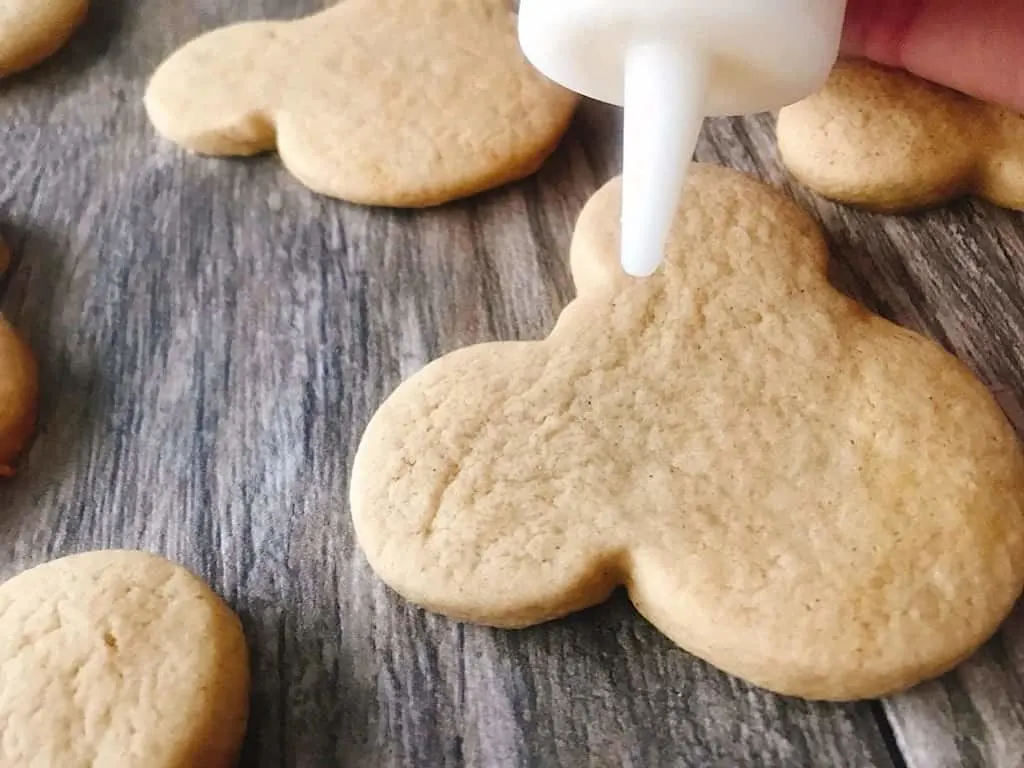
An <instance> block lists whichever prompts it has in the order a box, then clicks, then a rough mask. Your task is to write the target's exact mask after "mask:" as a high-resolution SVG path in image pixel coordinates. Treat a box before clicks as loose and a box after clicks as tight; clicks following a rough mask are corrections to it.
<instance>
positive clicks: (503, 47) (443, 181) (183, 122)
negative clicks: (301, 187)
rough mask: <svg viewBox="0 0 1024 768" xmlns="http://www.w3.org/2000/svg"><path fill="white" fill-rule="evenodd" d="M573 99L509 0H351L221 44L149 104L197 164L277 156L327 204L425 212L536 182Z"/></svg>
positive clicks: (212, 42)
mask: <svg viewBox="0 0 1024 768" xmlns="http://www.w3.org/2000/svg"><path fill="white" fill-rule="evenodd" d="M577 101H578V99H577V97H576V96H575V95H574V94H572V93H570V92H569V91H567V90H565V89H563V88H562V87H560V86H558V85H556V84H554V83H553V82H551V81H550V80H548V79H546V78H545V77H544V76H542V75H541V74H540V73H539V72H537V71H536V70H535V69H534V68H533V67H532V66H531V65H530V63H529V62H528V61H527V60H526V58H525V56H524V55H523V54H522V52H521V50H520V48H519V43H518V37H517V34H516V20H515V15H514V14H513V13H512V11H511V8H510V6H509V3H508V2H507V0H346V2H342V3H339V4H338V5H336V6H334V7H333V8H330V9H328V10H326V11H322V12H321V13H318V14H315V15H313V16H310V17H307V18H305V19H301V20H298V21H290V22H281V21H266V22H247V23H242V24H235V25H233V26H229V27H225V28H223V29H218V30H215V31H213V32H210V33H208V34H206V35H203V36H202V37H199V38H197V39H196V40H194V41H192V42H190V43H188V44H187V45H185V46H184V47H183V48H181V49H180V50H179V51H177V52H176V53H174V54H173V55H172V56H171V57H170V58H168V59H167V60H166V61H165V62H164V63H163V64H162V65H161V66H160V67H159V68H158V69H157V71H156V73H155V74H154V75H153V78H152V80H151V81H150V83H149V87H148V89H147V91H146V95H145V105H146V109H147V112H148V113H149V117H150V120H151V121H152V123H153V125H154V126H155V128H156V130H157V132H159V133H160V134H162V135H163V136H165V137H166V138H168V139H170V140H171V141H174V142H176V143H177V144H180V145H181V146H183V147H186V148H187V149H190V150H192V151H195V152H198V153H202V154H210V155H252V154H255V153H258V152H263V151H265V150H271V149H274V148H275V147H276V148H277V150H278V152H279V154H280V156H281V160H282V162H283V163H284V164H285V166H286V167H287V168H288V170H289V171H291V173H292V174H293V175H294V176H295V177H296V178H298V179H299V181H301V182H302V183H303V184H305V185H306V186H307V187H309V188H310V189H312V190H313V191H315V192H318V193H321V194H324V195H328V196H331V197H335V198H339V199H342V200H347V201H349V202H354V203H363V204H368V205H383V206H394V207H425V206H431V205H436V204H440V203H444V202H446V201H449V200H453V199H455V198H460V197H465V196H467V195H471V194H474V193H477V192H481V191H483V190H486V189H489V188H492V187H496V186H499V185H502V184H505V183H508V182H512V181H515V180H517V179H520V178H523V177H525V176H528V175H530V174H532V173H533V172H534V171H536V170H537V169H538V168H539V167H540V165H541V164H542V163H543V162H544V160H545V159H546V158H547V157H548V155H550V154H551V152H552V151H553V150H554V149H555V147H556V145H557V144H558V142H559V140H560V138H561V137H562V135H563V133H564V132H565V130H566V128H567V127H568V125H569V122H570V120H571V118H572V114H573V112H574V110H575V107H576V104H577Z"/></svg>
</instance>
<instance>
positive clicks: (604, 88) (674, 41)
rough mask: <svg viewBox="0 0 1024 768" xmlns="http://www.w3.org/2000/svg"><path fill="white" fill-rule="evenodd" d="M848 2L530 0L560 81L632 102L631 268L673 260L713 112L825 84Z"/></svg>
mask: <svg viewBox="0 0 1024 768" xmlns="http://www.w3.org/2000/svg"><path fill="white" fill-rule="evenodd" d="M845 11H846V0H521V2H520V6H519V42H520V45H521V46H522V49H523V53H525V54H526V57H527V58H528V59H529V60H530V61H531V63H532V64H533V65H534V66H535V67H536V68H537V69H539V70H540V71H541V72H543V73H544V74H545V75H547V76H548V77H549V78H551V79H552V80H554V81H555V82H556V83H559V84H560V85H562V86H564V87H565V88H568V89H570V90H573V91H576V92H577V93H581V94H583V95H584V96H589V97H590V98H593V99H597V100H599V101H604V102H607V103H609V104H615V105H618V106H622V107H624V108H625V118H624V120H625V130H624V146H623V169H622V184H623V189H622V266H623V269H624V270H625V271H626V272H627V273H628V274H630V275H633V276H636V277H646V276H648V275H650V274H652V273H653V272H654V271H655V270H656V269H657V268H658V266H659V265H660V264H661V261H662V259H663V257H664V256H663V254H664V250H665V243H666V240H667V239H668V234H669V229H670V228H671V224H672V220H673V218H674V216H675V213H676V209H677V206H678V204H679V197H680V194H681V192H682V189H683V183H684V182H685V180H686V172H687V169H688V168H689V164H690V159H691V158H692V156H693V150H694V148H695V147H696V144H697V136H698V134H699V133H700V128H701V123H702V122H703V119H704V118H705V117H715V116H723V115H741V114H750V113H754V112H763V111H767V110H775V109H780V108H782V107H784V106H786V105H788V104H792V103H793V102H796V101H799V100H800V99H802V98H804V97H805V96H808V95H810V94H811V93H813V92H814V91H816V90H818V88H820V87H821V86H822V85H823V84H824V82H825V79H826V78H827V76H828V73H829V71H830V70H831V69H832V66H833V64H835V61H836V58H837V56H838V53H839V40H840V35H841V33H842V26H843V16H844V14H845Z"/></svg>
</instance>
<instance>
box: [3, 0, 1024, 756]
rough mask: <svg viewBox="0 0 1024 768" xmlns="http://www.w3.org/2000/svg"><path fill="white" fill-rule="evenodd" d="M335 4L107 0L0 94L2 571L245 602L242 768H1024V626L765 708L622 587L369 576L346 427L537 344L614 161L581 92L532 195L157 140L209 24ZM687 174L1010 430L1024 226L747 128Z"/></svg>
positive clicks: (714, 147) (708, 142)
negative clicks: (935, 204) (772, 218)
mask: <svg viewBox="0 0 1024 768" xmlns="http://www.w3.org/2000/svg"><path fill="white" fill-rule="evenodd" d="M322 5H323V3H322V2H321V0H303V1H302V2H284V0H263V1H262V2H258V1H257V0H246V1H245V2H242V1H241V0H236V2H228V0H204V2H200V3H195V2H185V1H184V0H138V1H137V2H128V0H107V1H106V2H104V3H97V4H96V8H95V9H94V11H93V13H92V15H91V17H90V19H89V21H88V24H87V26H86V27H85V28H84V29H83V30H82V32H81V34H79V35H78V36H77V37H76V38H75V40H74V42H73V43H72V44H71V45H70V46H69V47H68V48H67V49H66V50H64V51H63V52H62V53H61V54H59V55H58V56H57V57H55V58H54V59H53V60H51V61H50V62H48V63H47V64H45V65H43V66H42V67H40V68H39V69H37V70H35V71H33V72H31V73H28V74H27V75H25V76H23V77H19V78H16V79H13V80H10V81H4V82H3V83H2V84H0V132H2V133H0V135H2V138H0V178H2V179H3V185H2V187H0V188H2V190H3V191H2V195H0V210H2V212H3V219H2V221H0V230H2V232H3V234H4V236H5V237H6V238H7V239H8V240H9V242H10V244H11V246H12V253H13V257H14V269H12V270H11V273H10V275H9V276H8V277H6V278H3V282H0V290H2V297H3V308H4V310H5V312H7V313H8V314H9V315H10V316H11V317H12V318H13V320H14V321H15V322H16V324H17V325H18V327H19V328H21V330H22V331H23V332H24V333H25V334H26V335H27V337H28V338H29V340H30V341H31V343H32V345H33V347H34V348H35V349H36V351H37V352H38V354H39V356H40V359H41V362H42V368H43V375H44V392H43V410H42V418H41V424H40V432H39V435H38V438H37V439H36V441H35V443H34V445H33V447H32V450H31V452H30V453H29V454H28V456H27V457H26V458H25V460H24V461H23V462H22V465H21V474H20V476H19V477H18V478H17V479H16V480H15V481H13V482H10V483H5V484H4V485H3V487H2V488H0V577H7V576H10V575H12V574H13V573H15V572H17V571H19V570H21V569H22V568H24V567H27V566H29V565H31V564H34V563H38V562H41V561H43V560H46V559H48V558H51V557H55V556H59V555H62V554H66V553H70V552H75V551H81V550H84V549H90V548H95V547H107V546H123V547H141V548H145V549H150V550H153V551H157V552H161V553H164V554H166V555H168V556H170V557H173V558H175V559H178V560H180V561H181V562H183V563H184V564H186V565H187V566H189V567H191V568H193V569H194V570H196V571H197V572H198V573H200V574H202V575H203V576H204V577H205V578H207V579H208V580H209V581H210V583H211V584H212V585H213V586H214V587H215V588H216V589H217V590H218V591H219V592H220V593H221V594H223V595H224V596H225V597H226V598H227V599H228V600H229V601H230V602H231V603H232V604H233V605H234V606H235V607H236V608H237V609H238V611H239V612H240V614H241V615H242V617H243V621H244V623H245V628H246V632H247V635H248V637H249V641H250V644H251V646H252V651H253V664H254V672H255V691H254V695H253V718H252V725H251V728H250V735H249V739H248V745H247V749H246V753H245V758H244V764H245V765H252V766H325V765H345V766H375V767H377V766H380V767H384V766H406V765H418V766H462V765H469V766H506V765H508V766H511V765H522V766H533V765H537V766H548V765H567V766H587V765H589V766H638V767H640V766H643V767H647V766H663V765H664V766H668V765H680V766H691V765H692V766H709V765H713V766H736V765H751V766H754V765H756V766H824V765H828V766H897V765H901V764H903V763H904V762H905V763H906V764H908V765H910V766H913V767H914V768H924V766H998V767H1000V768H1003V767H1006V768H1010V767H1014V768H1016V767H1017V766H1021V765H1024V759H1022V756H1024V689H1022V685H1021V679H1022V670H1024V619H1022V618H1021V615H1020V613H1018V614H1017V615H1015V616H1014V618H1013V619H1012V620H1011V621H1010V622H1009V623H1008V625H1007V627H1006V629H1005V630H1004V631H1003V632H1002V633H1001V634H1000V635H999V637H998V638H996V639H995V640H993V641H992V642H991V643H990V644H989V645H988V646H987V647H986V648H985V649H984V650H983V651H982V652H981V653H980V654H979V655H978V656H977V657H976V658H975V659H972V660H971V661H969V662H968V663H967V664H965V665H964V666H963V667H961V668H960V669H959V670H958V671H957V672H955V673H953V674H951V675H949V676H947V677H946V678H944V679H942V680H940V681H937V682H934V683H931V684H928V685H926V686H922V687H920V688H918V689H916V690H914V691H912V692H911V693H909V694H907V695H905V696H901V697H898V698H895V699H892V700H890V701H887V702H884V705H877V704H871V703H863V704H856V705H849V706H831V705H817V704H808V703H804V702H799V701H794V700H789V699H783V698H780V697H776V696H772V695H769V694H766V693H764V692H762V691H758V690H755V689H751V688H750V687H748V686H746V685H744V684H742V683H740V682H738V681H736V680H733V679H731V678H728V677H726V676H725V675H722V674H720V673H718V672H716V671H715V670H713V669H711V668H709V667H708V666H706V665H704V664H702V663H700V662H697V661H695V660H694V659H692V658H690V657H689V656H687V655H686V654H684V653H682V652H681V651H679V650H676V649H674V648H673V647H672V646H671V645H670V644H669V643H668V642H667V641H665V640H664V639H663V638H662V637H661V636H660V635H659V634H658V633H656V632H655V631H654V630H653V629H652V628H651V627H649V626H648V625H647V624H646V623H644V622H643V621H642V620H640V619H639V618H637V617H636V615H635V614H634V613H633V611H632V610H631V608H630V607H629V605H628V602H627V601H625V600H624V599H623V598H621V596H620V597H617V598H616V599H614V600H612V601H611V602H610V603H609V604H608V605H605V606H602V607H600V608H596V609H594V610H592V611H589V612H586V613H584V614H581V615H578V616H575V617H572V618H570V619H568V620H565V621H562V622H557V623H554V624H551V625H548V626H543V627H539V628H536V629H532V630H528V631H522V632H514V633H508V632H496V631H491V630H486V629H481V628H475V627H465V626H460V625H456V624H453V623H451V622H448V621H446V620H444V619H440V618H438V617H434V616H428V615H426V614H424V613H422V612H420V611H418V610H415V609H412V608H410V607H408V606H406V605H405V604H403V603H402V602H401V601H400V600H398V599H397V598H396V597H394V596H393V595H392V594H390V593H389V592H388V591H387V590H385V589H384V588H383V587H382V586H381V585H380V584H379V583H378V582H377V581H376V580H375V579H374V577H373V575H372V574H371V573H370V571H369V569H368V567H367V566H366V564H365V562H364V561H363V559H362V557H361V556H360V555H359V553H358V552H357V550H356V548H355V546H354V541H353V536H352V531H351V527H350V524H349V520H348V511H347V506H346V492H347V475H348V468H349V465H350V462H351V458H352V454H353V451H354V449H355V446H356V444H357V441H358V438H359V435H360V434H361V431H362V429H363V427H364V426H365V423H366V421H367V420H368V418H369V417H370V415H371V414H372V412H373V410H374V409H375V408H376V407H377V406H378V405H379V404H380V402H381V401H382V400H383V398H384V397H385V396H386V395H387V393H388V392H390V391H391V389H392V388H393V387H394V386H395V385H397V383H398V382H399V381H400V380H401V379H402V378H403V377H405V376H407V375H409V374H410V373H412V372H413V371H415V370H416V369H418V368H419V367H420V366H422V365H423V364H424V363H425V362H427V361H428V360H429V359H432V358H434V357H436V356H437V355H439V354H441V353H444V352H446V351H449V350H452V349H455V348H457V347H460V346H463V345H465V344H468V343H472V342H475V341H482V340H487V339H521V338H539V337H541V336H542V335H544V334H545V333H546V331H547V330H548V329H549V328H550V327H551V325H552V323H553V322H554V319H555V318H556V316H557V313H558V311H559V310H560V309H561V307H562V306H564V304H565V302H566V301H567V300H568V299H569V298H571V296H572V292H573V289H572V285H571V281H570V279H569V276H568V270H567V265H566V258H565V256H566V253H567V247H568V242H569V237H570V233H571V230H572V225H573V223H574V220H575V217H576V215H577V213H578V212H579V210H580V208H581V207H582V205H583V203H584V201H585V200H586V199H587V197H588V196H589V195H590V194H591V193H592V192H593V191H594V190H595V189H596V188H597V187H598V186H599V185H600V184H601V183H602V182H603V181H605V180H606V179H607V178H609V177H610V176H611V175H612V174H614V173H615V172H616V169H617V167H618V162H619V154H618V148H617V146H616V144H617V135H618V131H619V118H618V116H617V115H616V113H615V112H614V111H612V110H609V109H606V108H603V107H599V106H596V105H588V106H587V107H586V108H585V109H584V110H583V112H582V113H581V114H580V116H579V118H578V119H577V121H576V123H575V125H574V126H573V129H572V132H571V134H570V136H569V137H567V139H566V141H565V142H564V145H563V146H562V147H561V149H560V150H559V151H558V152H557V153H556V155H555V156H554V157H553V158H552V160H551V161H550V163H549V164H548V165H547V166H546V167H545V168H544V169H543V170H542V172H541V173H540V174H539V175H538V176H537V177H536V178H533V179H530V180H527V181H525V182H523V183H520V184H516V185H513V186H511V187H509V188H507V189H504V190H499V191H497V192H493V193H490V194H486V195H483V196H480V197H478V198H475V199H472V200H469V201H465V202H462V203H458V204H455V205H451V206H447V207H444V208H441V209H438V210H433V211H423V212H393V211H380V210H367V209H362V208H357V207H354V206H348V205H344V204H341V203H337V202H333V201H330V200H326V199H323V198H318V197H316V196H313V195H311V194H310V193H308V192H306V191H305V190H303V189H302V188H301V187H300V186H298V185H297V184H296V183H295V182H294V181H293V180H292V179H291V177H290V176H288V174H287V173H285V172H284V171H283V170H282V169H281V168H280V166H279V164H278V162H277V161H276V159H275V158H274V157H272V156H268V157H264V158H258V159H254V160H248V161H231V160H209V159H199V158H194V157H189V156H186V155H184V154H183V153H181V152H179V151H178V150H176V149H174V148H173V147H171V146H169V145H167V144H165V143H163V142H161V141H159V140H157V139H156V138H155V137H154V135H153V133H152V131H151V130H150V129H149V126H148V124H147V122H146V119H145V116H144V113H143V110H142V106H141V96H142V92H143V88H144V86H145V82H146V78H147V76H148V74H149V73H150V72H151V71H152V70H153V69H154V68H155V66H156V65H157V64H158V63H159V62H160V60H161V59H162V58H163V57H164V56H166V55H167V54H168V53H170V52H171V51H172V50H173V49H174V48H175V47H176V46H178V45H179V44H181V43H183V42H185V41H186V40H187V39H189V38H190V37H192V36H194V35H195V34H197V33H199V32H201V31H203V30H205V29H209V28H212V27H215V26H218V25H220V24H224V23H227V22H230V21H235V20H239V19H243V18H259V17H261V16H273V17H281V18H287V17H291V16H296V15H299V14H300V13H301V12H304V11H312V10H315V9H316V8H319V7H321V6H322ZM698 156H699V157H700V158H701V159H704V160H711V161H717V162H723V163H727V164H729V165H732V166H735V167H738V168H741V169H744V170H747V171H749V172H751V173H754V174H756V175H758V176H760V177H762V178H764V179H766V180H767V181H769V182H770V183H773V184H775V185H778V186H781V187H784V188H786V189H788V190H789V191H790V192H791V193H792V194H793V195H794V196H795V197H796V198H797V199H798V200H799V201H800V202H801V203H803V204H804V205H805V206H806V207H807V208H808V209H809V210H810V211H812V212H813V213H814V214H815V215H816V216H817V217H818V218H819V220H820V221H821V222H822V224H823V225H824V226H825V227H826V229H827V231H828V233H829V235H830V238H831V241H832V245H833V250H834V259H833V272H834V277H835V280H836V282H837V284H838V285H840V286H841V287H842V288H843V289H844V290H846V291H848V292H850V293H851V294H852V295H854V296H856V297H857V298H860V299H861V300H863V301H865V302H866V303H867V304H868V305H869V306H871V307H873V308H875V309H877V310H878V311H880V312H882V313H883V314H885V315H887V316H889V317H891V318H894V319H896V320H898V321H900V322H902V323H905V324H907V325H909V326H911V327H914V328H918V329H920V330H923V331H925V332H927V333H929V334H931V335H933V336H935V337H936V338H938V339H940V340H941V341H942V342H943V343H945V344H947V345H948V346H949V347H950V348H951V349H953V350H954V351H955V352H957V353H958V354H959V355H960V356H961V357H962V358H963V359H965V360H966V361H967V362H968V363H969V364H971V365H972V366H973V367H974V368H975V370H977V371H978V373H979V374H980V375H981V376H982V377H983V378H984V379H985V380H986V381H987V382H988V383H989V384H990V385H992V386H993V387H995V388H997V389H998V391H999V393H1000V398H1001V400H1002V402H1003V403H1004V406H1005V407H1006V408H1007V412H1008V413H1010V414H1011V418H1014V419H1015V421H1016V422H1017V423H1018V424H1019V425H1020V427H1021V428H1024V418H1021V417H1020V416H1021V414H1024V410H1021V408H1022V397H1021V395H1022V387H1024V350H1022V347H1021V345H1020V344H1019V340H1020V339H1021V336H1022V328H1024V263H1022V262H1024V222H1022V218H1021V216H1020V215H1019V214H1012V213H1007V212H1001V211H996V210H994V209H992V208H991V207H989V206H985V205H980V204H975V203H971V202H967V203H962V204H957V205H953V206H950V207H948V208H946V209H942V210H939V211H935V212H932V213H928V214H924V215H920V216H914V217H908V218H904V219H896V218H883V217H873V216H868V215H864V214H859V213H855V212H852V211H849V210H845V209H841V208H839V207H837V206H833V205H831V204H827V203H824V202H822V201H820V200H818V199H816V198H814V197H813V196H811V195H809V194H807V193H806V192H804V191H802V190H800V189H798V188H795V187H794V186H793V185H791V184H790V183H789V182H788V180H787V178H786V176H785V174H784V173H783V172H782V171H781V170H780V167H779V165H778V163H777V161H776V159H775V153H774V148H773V139H772V125H771V120H770V119H769V118H766V117H757V118H750V119H745V120H722V121H714V122H712V123H710V124H709V125H708V127H707V130H706V131H705V134H704V137H703V139H702V142H701V145H700V147H699V150H698Z"/></svg>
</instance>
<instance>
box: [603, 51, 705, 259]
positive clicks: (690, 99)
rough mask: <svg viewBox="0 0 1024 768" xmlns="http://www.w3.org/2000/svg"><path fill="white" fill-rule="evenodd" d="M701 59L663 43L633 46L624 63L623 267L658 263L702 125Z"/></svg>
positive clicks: (702, 66)
mask: <svg viewBox="0 0 1024 768" xmlns="http://www.w3.org/2000/svg"><path fill="white" fill-rule="evenodd" d="M706 78H707V72H706V62H705V61H704V58H703V56H702V55H700V52H699V51H696V50H695V49H688V48H680V47H679V46H677V45H669V44H665V43H646V44H642V45H633V46H632V47H631V48H630V49H629V50H628V51H627V54H626V62H625V80H624V84H625V92H624V94H623V95H624V98H623V103H624V105H625V130H624V139H623V169H622V256H621V260H622V268H623V270H624V271H625V272H626V273H627V274H629V275H632V276H634V277H649V276H650V275H652V274H654V272H655V271H656V270H657V269H658V267H659V266H660V264H661V262H662V260H663V258H664V252H665V246H666V243H667V241H668V236H669V232H670V230H671V227H672V221H673V219H674V218H675V215H676V210H677V208H678V205H679V197H680V195H681V193H682V189H683V185H684V183H685V181H686V174H687V171H688V170H689V166H690V160H691V158H692V155H693V150H694V147H695V146H696V144H697V136H698V134H699V133H700V127H701V123H702V122H703V118H704V115H703V107H704V97H705V92H706V88H707V82H706Z"/></svg>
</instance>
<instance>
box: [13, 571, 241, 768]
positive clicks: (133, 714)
mask: <svg viewBox="0 0 1024 768" xmlns="http://www.w3.org/2000/svg"><path fill="white" fill-rule="evenodd" d="M248 689H249V666H248V657H247V651H246V644H245V638H244V636H243V634H242V628H241V625H240V623H239V621H238V618H237V617H236V616H235V614H234V613H233V612H232V611H231V610H230V609H229V608H228V607H227V606H226V605H225V604H224V603H223V601H221V599H220V598H219V597H217V595H215V594H214V593H213V592H212V591H211V590H210V589H209V587H207V586H206V585H205V584H204V583H203V582H201V581H200V580H199V579H197V578H196V577H195V576H193V575H192V574H190V573H189V572H188V571H186V570H185V569H184V568H181V567H179V566H177V565H175V564H173V563H170V562H168V561H167V560H164V559H163V558H160V557H156V556H155V555H150V554H146V553H142V552H126V551H105V552H102V551H101V552H90V553H86V554H81V555H73V556H71V557H66V558H63V559H60V560H55V561H52V562H50V563H47V564H45V565H41V566H38V567H36V568H33V569H30V570H28V571H25V572H23V573H21V574H20V575H18V576H16V577H14V578H13V579H11V580H10V581H8V582H6V583H5V584H3V585H2V586H0V722H3V723H4V728H3V733H0V765H3V766H11V767H12V768H15V767H17V768H20V767H21V766H58V765H59V766H62V768H86V766H118V768H131V767H134V766H138V767H139V768H143V766H145V768H165V767H166V768H191V767H192V766H204V768H206V767H207V766H209V768H220V767H221V766H231V765H235V764H236V761H237V754H238V750H239V748H240V745H241V742H242V738H243V735H244V731H245V724H246V718H247V714H248Z"/></svg>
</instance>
